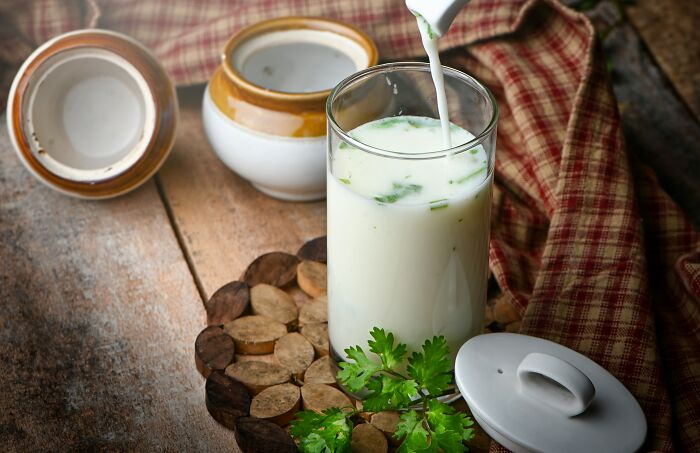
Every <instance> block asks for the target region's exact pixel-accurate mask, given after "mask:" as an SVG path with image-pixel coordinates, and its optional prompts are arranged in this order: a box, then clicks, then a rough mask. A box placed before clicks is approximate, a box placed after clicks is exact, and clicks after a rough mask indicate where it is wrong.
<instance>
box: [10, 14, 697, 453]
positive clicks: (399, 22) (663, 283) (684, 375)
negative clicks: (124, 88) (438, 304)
mask: <svg viewBox="0 0 700 453" xmlns="http://www.w3.org/2000/svg"><path fill="white" fill-rule="evenodd" d="M284 15H317V16H329V17H334V18H337V19H340V20H343V21H346V22H350V23H352V24H354V25H356V26H358V27H360V28H362V29H364V30H366V31H367V32H368V33H369V34H370V35H372V36H373V37H374V38H375V39H376V41H377V42H378V44H379V50H380V54H381V56H382V57H383V58H384V59H398V58H407V57H415V56H421V55H423V50H422V47H421V45H420V41H419V39H418V35H417V32H416V25H415V21H414V19H413V17H412V16H411V15H410V14H409V13H408V12H407V11H406V9H405V8H404V6H403V1H402V0H355V1H350V0H335V1H334V0H328V1H320V0H309V1H300V0H289V1H276V0H261V1H246V0H231V1H225V0H219V1H208V2H206V3H205V2H197V1H195V0H167V1H166V0H152V1H142V0H123V1H106V0H104V1H99V0H85V1H79V0H72V1H70V0H64V1H58V0H44V1H26V0H17V1H15V2H14V3H13V2H5V3H3V4H2V5H0V42H2V43H3V44H2V47H0V74H2V77H0V79H1V80H3V81H4V83H5V85H4V86H6V85H7V82H8V81H9V78H10V77H11V76H12V71H13V68H15V67H16V66H17V65H18V64H19V63H20V62H21V61H22V60H23V59H24V58H25V57H26V56H27V55H28V54H29V53H30V52H31V50H32V49H33V48H34V47H35V46H37V45H38V44H40V43H41V42H43V41H45V40H46V39H48V38H50V37H52V36H54V35H56V34H58V33H61V32H65V31H68V30H71V29H75V28H80V27H96V26H97V27H101V28H110V29H114V30H118V31H121V32H124V33H126V34H129V35H131V36H134V37H136V38H137V39H139V40H141V41H142V42H144V43H145V44H146V45H148V46H149V47H150V48H151V49H152V50H153V51H154V53H155V54H156V55H157V56H158V58H160V60H161V61H162V62H163V64H164V65H165V67H166V68H167V69H168V70H169V72H170V75H171V76H172V77H173V79H174V80H175V81H176V83H177V84H179V85H188V84H194V83H200V82H204V81H206V80H207V79H208V77H209V76H210V75H211V73H212V71H213V70H214V68H215V67H216V66H217V65H218V64H219V51H220V49H221V47H222V45H223V43H224V42H225V41H226V39H227V38H228V37H229V36H230V35H231V33H233V32H235V31H236V30H238V29H239V28H240V27H242V26H244V25H247V24H249V23H253V22H256V21H260V20H263V19H267V18H271V17H277V16H284ZM441 46H442V48H443V50H445V49H448V48H450V49H453V50H452V51H450V52H449V53H448V54H447V55H446V56H445V63H446V64H449V65H452V66H455V67H458V68H461V69H464V70H466V71H468V72H470V73H472V74H474V75H476V76H477V77H478V78H479V79H481V80H482V81H485V83H486V84H487V85H488V86H489V87H490V88H491V89H492V90H493V92H494V93H495V95H496V97H497V99H498V101H499V104H500V109H501V121H500V124H499V130H498V153H497V162H496V186H497V188H496V191H495V195H494V209H493V213H494V221H493V228H492V239H491V249H490V260H491V269H492V271H493V273H494V275H495V277H496V279H497V281H498V283H499V285H500V287H501V289H502V290H503V292H504V294H505V296H506V297H507V298H508V299H509V300H511V301H512V303H513V305H514V306H515V307H516V308H517V309H518V310H519V311H520V312H521V313H522V314H523V315H524V319H523V323H522V330H521V332H522V333H525V334H529V335H535V336H539V337H544V338H548V339H551V340H554V341H556V342H559V343H561V344H563V345H566V346H568V347H570V348H573V349H575V350H577V351H579V352H581V353H583V354H585V355H587V356H588V357H590V358H592V359H593V360H595V361H596V362H598V363H600V364H601V365H602V366H604V367H605V368H607V369H608V370H610V371H611V372H612V373H613V374H614V375H615V376H617V377H618V378H619V379H620V380H621V381H622V382H623V383H624V384H625V385H626V386H627V387H628V388H629V389H630V390H631V391H632V393H633V394H634V395H635V396H636V398H637V399H638V400H639V402H640V404H641V406H642V407H643V409H644V412H645V414H646V417H647V421H648V423H649V437H648V440H647V443H646V445H645V449H646V450H655V451H672V450H674V449H677V450H679V451H691V450H693V449H695V448H697V445H700V238H699V237H698V234H697V233H696V232H695V231H694V230H693V227H692V226H691V224H690V223H689V221H688V219H687V218H686V217H685V216H684V215H683V213H682V212H681V211H680V210H679V209H678V207H677V206H676V205H675V203H674V202H673V201H672V200H671V199H670V198H669V197H668V196H667V195H666V193H664V192H663V191H662V190H661V189H660V187H659V184H658V183H657V181H656V180H655V178H654V177H653V175H652V174H651V173H650V172H649V171H648V170H647V169H645V168H642V167H641V166H640V165H638V164H637V163H636V162H631V161H630V158H629V156H628V155H627V154H626V152H625V148H624V143H623V140H622V135H621V128H620V119H619V117H618V112H617V107H616V103H615V99H614V97H613V95H612V93H611V90H610V84H609V81H608V79H607V74H606V69H605V64H604V60H603V58H601V54H600V50H599V47H598V46H597V45H596V39H595V33H594V30H593V28H592V27H591V24H590V23H589V21H588V20H587V19H586V17H585V16H583V15H581V14H578V13H575V12H573V11H571V10H569V9H567V8H565V7H563V6H561V5H560V4H558V3H556V2H555V1H554V0H529V1H525V0H472V1H471V3H470V4H469V5H468V6H467V7H466V9H465V11H464V12H463V13H462V14H461V15H460V16H459V17H458V19H457V21H456V23H455V24H454V26H453V28H452V30H451V31H450V33H449V34H448V35H447V36H446V37H445V38H444V39H443V40H442V42H441ZM4 86H3V87H4ZM2 92H3V94H5V95H6V88H5V89H4V90H2ZM620 435H625V433H620ZM493 448H494V449H498V448H499V447H498V446H494V447H493Z"/></svg>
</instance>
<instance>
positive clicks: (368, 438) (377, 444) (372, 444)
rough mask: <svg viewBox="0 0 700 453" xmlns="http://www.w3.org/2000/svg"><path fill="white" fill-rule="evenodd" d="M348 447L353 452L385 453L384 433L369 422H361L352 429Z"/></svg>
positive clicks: (387, 449)
mask: <svg viewBox="0 0 700 453" xmlns="http://www.w3.org/2000/svg"><path fill="white" fill-rule="evenodd" d="M350 449H351V450H352V452H353V453H387V452H388V451H389V445H388V444H387V441H386V437H384V433H382V432H381V431H379V430H378V429H377V428H375V427H374V426H372V425H371V424H369V423H361V424H359V425H357V426H355V428H353V430H352V439H351V441H350Z"/></svg>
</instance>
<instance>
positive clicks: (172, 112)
mask: <svg viewBox="0 0 700 453" xmlns="http://www.w3.org/2000/svg"><path fill="white" fill-rule="evenodd" d="M177 118H178V108H177V98H176V94H175V88H174V86H173V84H172V83H171V81H170V79H169V78H168V76H167V74H166V72H165V70H164V69H163V68H162V66H161V65H160V64H159V63H158V61H157V60H156V59H155V57H153V55H152V54H151V53H150V52H149V51H148V49H146V48H145V47H144V46H142V45H141V44H139V43H138V42H137V41H135V40H133V39H132V38H130V37H128V36H125V35H122V34H119V33H115V32H111V31H106V30H90V29H88V30H78V31H73V32H69V33H65V34H63V35H59V36H57V37H55V38H53V39H51V40H49V41H47V42H45V43H44V44H42V45H41V46H39V47H38V48H37V49H36V50H35V51H34V52H33V53H32V54H31V55H30V56H29V57H28V58H27V60H25V62H24V63H23V64H22V66H21V68H20V69H19V71H18V72H17V75H16V76H15V79H14V81H13V83H12V87H11V88H10V93H9V96H8V104H7V123H8V133H9V136H10V140H11V141H12V144H13V146H14V148H15V151H16V152H17V155H18V157H19V158H20V160H21V161H22V163H23V164H24V165H25V167H26V168H27V169H28V170H29V171H30V172H31V173H32V174H33V175H34V176H36V177H37V178H38V179H39V180H40V181H41V182H42V183H44V184H46V185H48V186H49V187H51V188H53V189H55V190H58V191H60V192H62V193H65V194H67V195H71V196H75V197H81V198H90V199H101V198H110V197H115V196H117V195H120V194H123V193H126V192H128V191H130V190H133V189H134V188H136V187H138V186H139V185H141V184H143V183H144V182H146V181H147V180H148V178H149V177H150V176H151V175H153V173H155V172H156V171H157V170H158V168H159V167H160V166H161V165H162V163H163V162H164V161H165V158H166V157H167V156H168V154H169V152H170V149H171V147H172V144H173V142H174V139H175V129H176V126H177Z"/></svg>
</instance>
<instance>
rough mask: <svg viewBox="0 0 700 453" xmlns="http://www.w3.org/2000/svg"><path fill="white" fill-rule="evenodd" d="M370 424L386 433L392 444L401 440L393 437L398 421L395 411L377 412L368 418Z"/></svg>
mask: <svg viewBox="0 0 700 453" xmlns="http://www.w3.org/2000/svg"><path fill="white" fill-rule="evenodd" d="M370 422H371V423H372V425H373V426H374V427H375V428H377V429H378V430H379V431H381V432H383V433H384V434H385V435H386V438H387V439H389V442H391V443H392V444H393V445H398V444H399V443H401V441H400V440H399V439H397V438H395V437H394V433H395V432H396V425H397V424H398V423H399V413H398V412H396V411H384V412H377V413H376V414H373V415H372V418H371V419H370Z"/></svg>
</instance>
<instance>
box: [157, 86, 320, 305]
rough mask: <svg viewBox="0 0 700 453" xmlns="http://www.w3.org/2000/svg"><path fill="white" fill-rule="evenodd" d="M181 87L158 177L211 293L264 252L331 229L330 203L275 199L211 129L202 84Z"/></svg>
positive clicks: (206, 292) (291, 246) (206, 291)
mask: <svg viewBox="0 0 700 453" xmlns="http://www.w3.org/2000/svg"><path fill="white" fill-rule="evenodd" d="M180 94H181V96H180V104H181V109H182V111H181V125H180V127H179V133H178V139H177V142H176V143H175V148H174V149H173V153H172V154H171V156H170V157H169V158H168V161H167V162H166V163H165V165H164V166H163V168H162V169H161V171H160V172H159V175H158V181H159V184H160V187H161V190H162V192H163V193H164V194H165V198H166V199H167V202H168V204H169V209H170V212H171V216H172V219H173V221H174V223H175V225H176V228H177V230H178V232H179V234H180V238H181V243H182V244H183V246H184V248H185V250H186V253H187V255H188V259H189V261H190V263H191V267H192V268H193V269H194V273H195V276H196V278H197V283H198V285H199V287H200V291H201V292H202V294H203V295H204V297H208V296H209V295H211V294H212V293H213V292H214V291H216V290H217V289H218V288H219V287H220V286H222V285H223V284H225V283H227V282H229V281H231V280H235V279H237V278H239V277H240V276H241V273H242V272H243V271H245V269H246V267H247V266H248V264H249V263H250V262H252V261H253V260H254V259H255V258H256V257H257V256H259V255H261V254H263V253H265V252H271V251H275V250H281V251H286V252H289V253H295V252H296V251H297V249H298V248H299V247H300V246H301V245H302V244H303V243H304V242H306V241H307V240H309V239H312V238H314V237H316V236H320V235H323V234H325V231H326V205H325V202H324V201H321V202H314V203H291V202H285V201H279V200H275V199H273V198H270V197H268V196H266V195H263V194H262V193H260V192H258V191H257V190H256V189H255V188H253V186H251V185H250V184H249V183H248V182H247V181H245V180H244V179H242V178H240V177H239V176H238V175H236V174H235V173H234V172H232V171H231V170H229V169H228V167H226V166H225V165H224V164H223V163H222V162H221V161H220V160H219V159H218V158H217V157H216V155H215V154H214V152H213V151H212V150H211V148H210V146H209V144H208V142H207V139H206V137H205V136H204V131H203V129H202V120H201V112H200V108H199V106H200V104H201V100H202V94H203V88H202V87H195V88H190V89H187V90H183V91H181V92H180ZM250 152H255V150H250Z"/></svg>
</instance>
